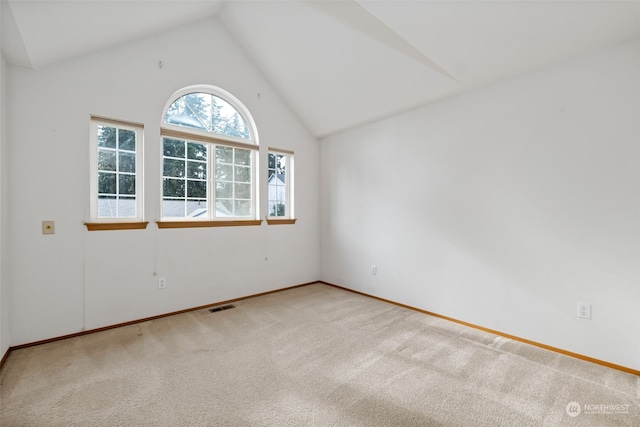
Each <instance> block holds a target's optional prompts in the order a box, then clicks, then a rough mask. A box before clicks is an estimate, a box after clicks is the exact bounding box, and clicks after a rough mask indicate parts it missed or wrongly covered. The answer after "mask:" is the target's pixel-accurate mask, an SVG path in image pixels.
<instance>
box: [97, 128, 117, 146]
mask: <svg viewBox="0 0 640 427" xmlns="http://www.w3.org/2000/svg"><path fill="white" fill-rule="evenodd" d="M98 147H106V148H116V128H113V127H109V126H103V125H98Z"/></svg>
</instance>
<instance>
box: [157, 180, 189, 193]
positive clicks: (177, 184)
mask: <svg viewBox="0 0 640 427" xmlns="http://www.w3.org/2000/svg"><path fill="white" fill-rule="evenodd" d="M162 187H163V189H162V195H163V196H164V197H184V180H183V179H170V178H164V180H163V182H162Z"/></svg>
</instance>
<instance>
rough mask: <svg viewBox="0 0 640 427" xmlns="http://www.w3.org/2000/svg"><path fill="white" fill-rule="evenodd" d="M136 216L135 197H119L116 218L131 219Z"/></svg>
mask: <svg viewBox="0 0 640 427" xmlns="http://www.w3.org/2000/svg"><path fill="white" fill-rule="evenodd" d="M135 216H136V199H135V197H120V198H119V199H118V217H120V218H131V217H135Z"/></svg>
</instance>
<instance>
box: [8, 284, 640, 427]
mask: <svg viewBox="0 0 640 427" xmlns="http://www.w3.org/2000/svg"><path fill="white" fill-rule="evenodd" d="M234 305H235V306H236V308H234V309H230V310H225V311H219V312H216V313H210V312H209V311H208V310H206V309H203V310H198V311H193V312H190V313H186V314H181V315H176V316H171V317H166V318H162V319H158V320H153V321H148V322H144V323H139V324H135V325H130V326H126V327H122V328H118V329H112V330H108V331H104V332H100V333H95V334H91V335H86V336H82V337H77V338H72V339H67V340H63V341H57V342H54V343H49V344H45V345H41V346H37V347H30V348H25V349H21V350H16V351H14V352H12V353H11V355H10V356H9V358H8V359H7V362H6V363H5V365H4V367H3V368H2V370H1V371H0V381H1V382H0V425H1V426H2V427H17V426H30V427H39V426H510V427H517V426H640V381H639V377H637V376H634V375H631V374H626V373H623V372H620V371H616V370H612V369H609V368H606V367H602V366H599V365H595V364H592V363H589V362H584V361H581V360H577V359H574V358H571V357H567V356H563V355H560V354H556V353H553V352H549V351H546V350H542V349H539V348H536V347H532V346H529V345H526V344H522V343H519V342H515V341H512V340H508V339H505V338H500V337H497V336H495V335H491V334H488V333H485V332H481V331H478V330H475V329H471V328H467V327H464V326H462V325H458V324H455V323H451V322H448V321H446V320H442V319H438V318H434V317H431V316H428V315H425V314H421V313H418V312H414V311H411V310H407V309H404V308H401V307H397V306H395V305H392V304H387V303H384V302H382V301H378V300H375V299H372V298H367V297H364V296H361V295H357V294H354V293H351V292H347V291H344V290H341V289H337V288H334V287H331V286H327V285H323V284H314V285H309V286H305V287H300V288H295V289H290V290H287V291H283V292H279V293H274V294H269V295H264V296H260V297H256V298H251V299H247V300H243V301H239V302H236V303H234ZM571 402H576V403H577V404H578V405H579V406H577V405H573V404H572V405H569V404H570V403H571ZM567 405H569V408H570V410H568V409H567V408H568V406H567ZM572 410H573V412H572ZM578 410H579V411H580V413H578V412H577V411H578ZM570 415H573V416H570Z"/></svg>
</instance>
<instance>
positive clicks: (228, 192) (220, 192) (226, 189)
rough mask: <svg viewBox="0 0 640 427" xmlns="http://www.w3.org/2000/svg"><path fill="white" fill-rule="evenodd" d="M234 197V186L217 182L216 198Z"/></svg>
mask: <svg viewBox="0 0 640 427" xmlns="http://www.w3.org/2000/svg"><path fill="white" fill-rule="evenodd" d="M232 197H233V184H232V183H230V182H219V181H218V182H216V198H219V199H231V198H232Z"/></svg>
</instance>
